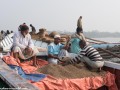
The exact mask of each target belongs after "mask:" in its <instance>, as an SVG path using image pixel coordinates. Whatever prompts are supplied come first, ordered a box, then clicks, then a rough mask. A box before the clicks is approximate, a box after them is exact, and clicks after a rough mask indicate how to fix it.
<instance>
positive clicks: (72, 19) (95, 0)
mask: <svg viewBox="0 0 120 90" xmlns="http://www.w3.org/2000/svg"><path fill="white" fill-rule="evenodd" d="M79 16H83V20H82V21H83V29H84V31H92V30H98V31H110V32H120V0H0V30H7V29H9V30H14V31H15V30H17V28H18V26H19V25H20V24H22V23H23V22H25V23H26V24H28V25H29V24H31V23H32V24H33V25H34V26H35V27H36V29H37V30H38V29H39V28H46V29H47V30H54V31H55V30H56V31H57V30H61V31H63V30H66V31H75V29H76V26H77V19H78V18H79Z"/></svg>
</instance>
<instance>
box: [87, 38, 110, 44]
mask: <svg viewBox="0 0 120 90" xmlns="http://www.w3.org/2000/svg"><path fill="white" fill-rule="evenodd" d="M85 38H86V39H89V40H93V41H97V42H101V43H109V42H104V41H101V40H96V39H92V38H88V37H85Z"/></svg>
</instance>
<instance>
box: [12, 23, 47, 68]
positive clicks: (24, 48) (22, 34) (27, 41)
mask: <svg viewBox="0 0 120 90" xmlns="http://www.w3.org/2000/svg"><path fill="white" fill-rule="evenodd" d="M12 49H13V50H12V51H13V56H14V58H15V59H16V60H17V62H18V63H19V64H20V61H19V58H21V59H23V60H26V59H29V58H31V57H33V65H34V66H37V61H36V54H37V53H38V52H39V50H40V49H39V50H38V49H37V48H36V47H35V46H34V44H33V42H32V39H31V36H30V34H29V27H28V26H27V25H25V24H22V25H20V31H18V32H16V33H15V34H14V36H13V48H12ZM44 50H45V49H44V48H41V51H44Z"/></svg>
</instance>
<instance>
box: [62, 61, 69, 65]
mask: <svg viewBox="0 0 120 90" xmlns="http://www.w3.org/2000/svg"><path fill="white" fill-rule="evenodd" d="M69 64H70V63H69V61H62V62H61V65H62V66H66V65H69Z"/></svg>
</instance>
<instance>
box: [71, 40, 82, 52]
mask: <svg viewBox="0 0 120 90" xmlns="http://www.w3.org/2000/svg"><path fill="white" fill-rule="evenodd" d="M70 42H71V47H70V52H71V53H76V54H78V53H79V52H80V51H81V48H80V46H79V42H80V39H79V38H72V39H71V40H70Z"/></svg>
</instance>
